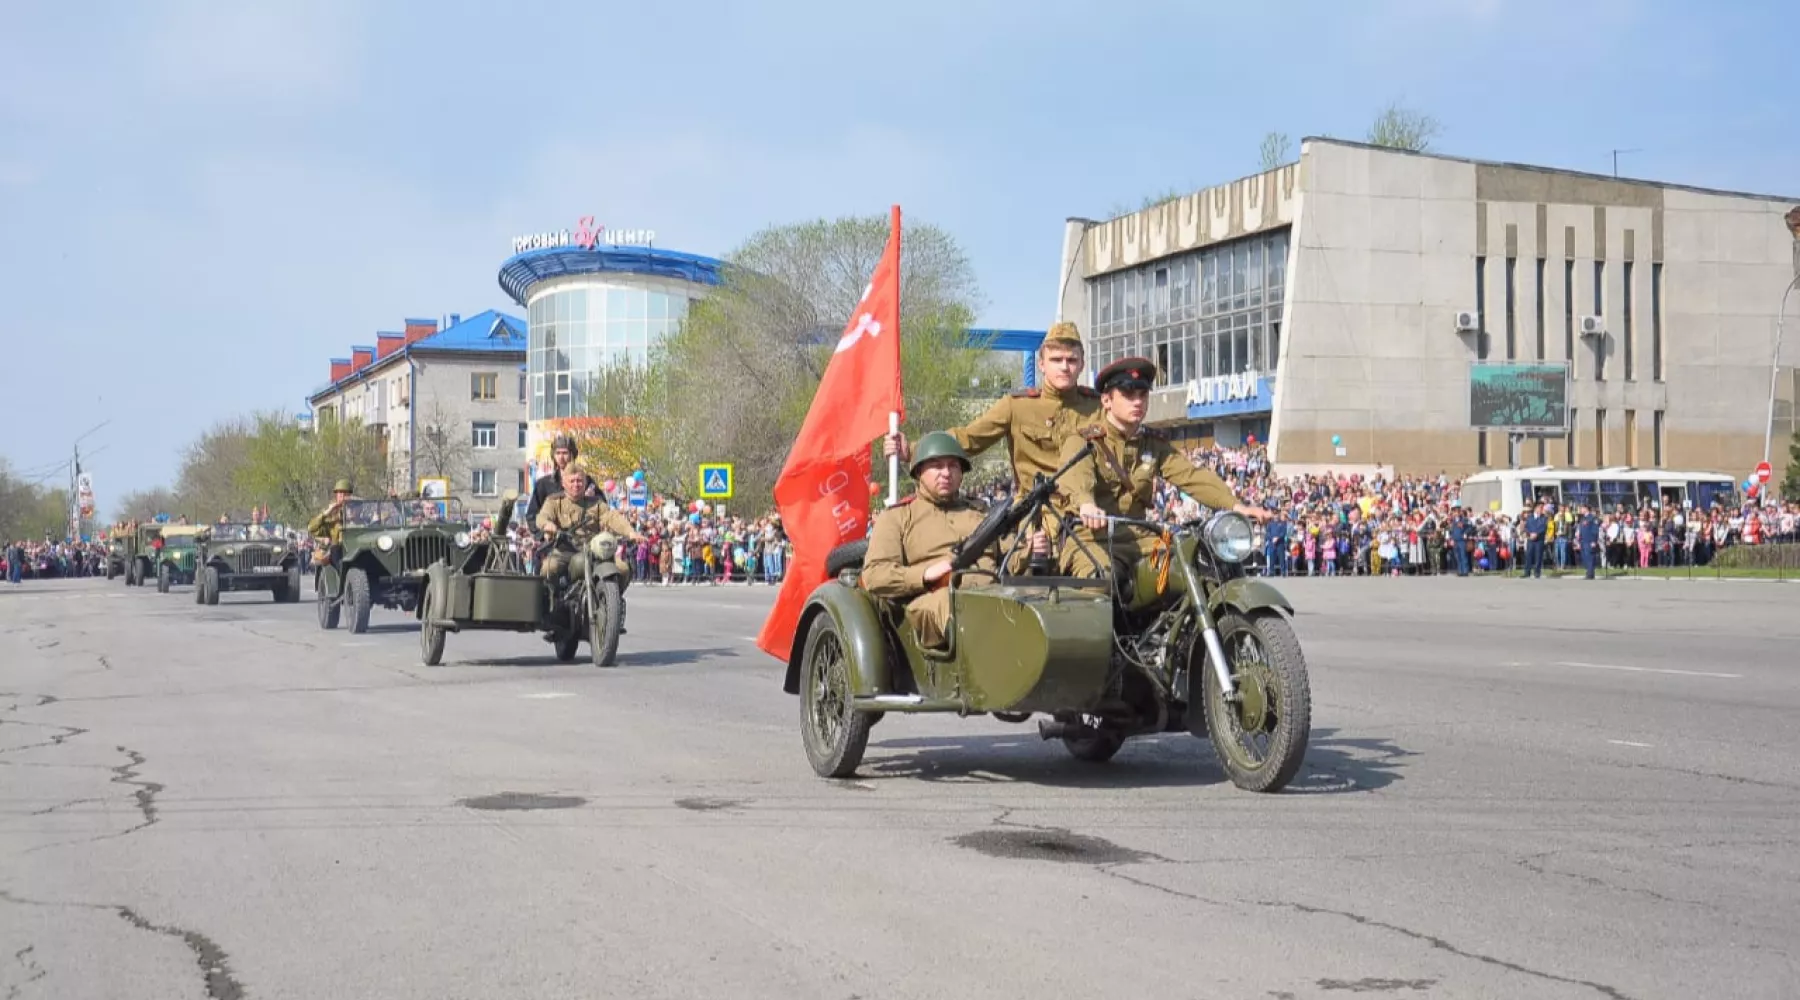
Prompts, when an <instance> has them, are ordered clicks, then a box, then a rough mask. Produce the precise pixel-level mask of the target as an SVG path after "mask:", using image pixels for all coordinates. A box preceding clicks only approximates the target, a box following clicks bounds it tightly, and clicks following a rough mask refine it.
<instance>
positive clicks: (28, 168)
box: [0, 0, 1800, 513]
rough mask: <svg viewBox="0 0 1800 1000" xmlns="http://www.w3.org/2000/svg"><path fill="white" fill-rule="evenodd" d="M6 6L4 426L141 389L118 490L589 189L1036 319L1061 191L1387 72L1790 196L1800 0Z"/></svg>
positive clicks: (1609, 144) (1344, 102)
mask: <svg viewBox="0 0 1800 1000" xmlns="http://www.w3.org/2000/svg"><path fill="white" fill-rule="evenodd" d="M7 8H8V10H7V14H6V24H5V29H4V31H3V32H0V234H3V235H4V239H0V291H3V292H4V313H3V315H4V317H5V318H4V320H0V323H3V324H4V325H3V326H0V338H4V339H3V344H4V348H5V358H6V364H5V369H4V370H5V372H6V377H5V384H4V387H3V388H0V454H4V455H5V456H6V457H7V458H8V459H10V460H11V461H12V463H13V464H14V466H15V467H16V468H23V467H32V466H39V465H43V464H46V463H49V462H53V461H55V460H57V459H58V458H60V457H62V456H65V455H66V454H67V453H68V449H69V445H70V443H71V440H72V439H73V438H74V437H75V435H77V434H79V433H80V432H81V431H83V430H85V429H86V428H88V427H89V426H91V425H93V424H95V423H98V422H99V421H101V420H103V419H106V418H111V419H112V421H113V423H112V425H111V426H110V427H108V428H106V429H105V430H103V431H101V432H100V433H99V434H96V435H95V436H94V437H92V438H90V439H89V440H88V441H87V442H85V443H84V445H83V447H84V449H93V448H97V447H100V446H105V448H106V451H105V452H104V453H103V454H100V455H98V456H97V457H96V458H95V460H94V462H93V463H92V465H91V470H92V471H93V472H94V474H95V476H96V486H97V489H98V491H99V494H100V498H99V499H100V504H101V509H102V512H103V513H106V512H109V511H110V509H111V504H112V503H113V502H114V501H116V499H117V498H118V496H119V495H120V494H121V493H123V492H124V491H126V490H130V489H134V488H139V487H145V486H151V485H155V484H158V483H163V482H167V481H168V480H170V479H171V478H172V476H173V473H174V470H175V468H176V466H177V462H178V459H179V453H180V450H181V448H182V447H183V446H184V445H185V444H186V443H187V442H188V441H190V440H192V439H193V437H194V436H195V435H196V434H198V433H199V432H200V431H201V430H202V429H203V428H204V427H206V426H207V425H209V424H210V423H211V422H212V421H214V420H215V419H218V418H221V417H226V416H230V415H232V414H236V413H242V412H246V411H249V410H253V409H261V408H279V409H283V410H287V411H290V412H291V411H295V410H299V409H301V408H302V407H303V405H304V397H305V395H306V393H307V391H308V390H309V389H311V388H313V387H314V386H316V385H317V384H319V383H321V382H322V381H324V380H325V376H326V373H327V359H328V358H330V357H332V356H334V355H347V354H348V353H349V345H350V344H351V343H353V342H354V343H373V342H374V339H375V338H374V331H375V330H377V329H395V330H397V329H399V327H400V321H401V319H402V318H403V317H405V316H439V315H441V314H444V313H449V312H460V313H463V314H465V315H467V314H471V313H476V312H479V311H481V310H482V309H486V308H493V307H508V308H510V307H511V304H510V303H508V302H507V301H506V300H505V298H504V297H503V296H502V295H501V293H500V291H499V289H498V287H497V286H496V284H495V272H496V270H497V267H498V265H499V263H500V262H501V260H503V259H504V258H505V257H506V256H507V255H508V253H509V252H510V248H509V238H510V237H511V236H513V235H514V234H518V233H524V232H531V231H539V230H543V229H550V228H560V227H563V226H566V225H570V224H572V222H573V220H574V219H575V217H576V216H577V215H585V214H593V215H595V216H597V217H598V221H599V222H602V223H604V224H606V225H609V226H616V227H620V228H640V227H642V228H653V229H655V230H656V231H657V233H658V242H659V243H661V244H662V245H665V246H669V247H673V248H677V249H683V250H690V251H694V252H698V253H709V254H721V253H725V252H727V251H728V250H730V249H731V248H732V247H733V246H734V245H736V244H737V243H738V242H739V241H740V240H742V239H743V238H744V237H746V236H747V235H749V234H750V233H752V232H754V231H755V230H757V229H759V228H761V227H763V226H766V225H770V224H777V223H784V222H791V221H798V220H802V219H807V218H813V217H818V216H835V215H841V214H850V213H878V212H881V211H884V210H885V209H886V207H887V206H888V205H889V204H891V203H894V202H898V203H899V204H900V205H901V206H903V208H904V209H905V211H906V212H907V215H908V217H909V218H910V219H913V220H915V221H929V222H932V223H935V224H938V225H941V226H944V227H946V228H948V229H949V230H950V231H952V232H953V233H954V234H955V235H956V236H957V237H958V238H960V240H961V241H962V243H963V245H964V246H965V248H966V249H967V250H968V252H969V253H970V255H971V257H972V259H973V261H974V263H975V266H976V269H977V272H978V275H979V277H980V280H981V284H982V289H983V292H984V295H985V298H986V302H985V303H984V306H983V310H982V314H981V321H982V322H983V323H984V324H985V325H994V326H1035V327H1039V328H1041V327H1042V326H1043V325H1044V324H1046V323H1047V322H1048V321H1049V319H1050V310H1051V309H1052V307H1053V302H1054V298H1053V294H1054V291H1055V287H1056V281H1057V277H1058V276H1057V273H1056V272H1057V257H1058V252H1059V248H1060V240H1061V224H1062V220H1063V219H1064V218H1065V217H1067V216H1070V215H1093V216H1100V215H1103V214H1104V213H1106V212H1107V210H1108V209H1109V208H1111V207H1112V206H1114V205H1117V204H1120V203H1125V202H1131V203H1135V202H1136V201H1137V200H1138V199H1139V198H1141V197H1142V196H1143V195H1145V194H1149V193H1154V192H1159V191H1163V190H1167V189H1169V188H1170V187H1181V188H1185V189H1194V188H1199V187H1203V186H1206V185H1208V184H1213V183H1218V182H1220V181H1224V180H1229V179H1231V178H1234V177H1237V176H1241V175H1243V174H1246V173H1250V172H1253V171H1254V170H1255V168H1256V157H1257V144H1258V142H1259V140H1260V139H1261V137H1262V135H1263V134H1264V133H1265V132H1266V131H1269V130H1271V129H1279V130H1281V131H1285V132H1287V133H1289V134H1291V135H1292V136H1293V137H1294V138H1295V139H1296V140H1298V139H1299V137H1300V136H1303V135H1308V134H1332V135H1339V136H1344V137H1347V138H1360V137H1361V136H1362V134H1363V130H1364V128H1365V126H1366V125H1367V123H1368V120H1369V118H1370V117H1371V116H1372V114H1373V113H1374V112H1375V111H1376V110H1377V109H1378V108H1379V107H1381V106H1382V105H1383V104H1384V103H1386V102H1387V101H1389V100H1392V99H1396V98H1398V99H1402V100H1405V101H1406V102H1408V103H1409V104H1412V105H1414V106H1416V107H1419V108H1421V109H1424V110H1427V111H1429V112H1431V113H1432V114H1434V115H1436V116H1437V117H1438V118H1439V119H1440V120H1441V121H1442V122H1443V124H1444V127H1445V131H1444V134H1443V135H1442V136H1441V137H1440V138H1439V140H1438V142H1437V147H1438V149H1440V150H1441V151H1443V152H1446V153H1450V154H1456V155H1466V156H1474V157H1481V158H1490V159H1506V160H1513V161H1520V162H1528V163H1539V164H1545V165H1551V166H1560V167H1569V168H1576V169H1585V170H1593V171H1610V170H1611V163H1612V160H1611V153H1610V151H1611V150H1612V149H1614V148H1616V147H1617V148H1632V149H1637V150H1639V151H1638V152H1634V153H1630V154H1628V155H1626V156H1624V157H1623V158H1622V160H1621V168H1622V172H1623V173H1626V174H1628V175H1635V176H1642V177H1649V178H1656V179H1660V180H1671V181H1679V182H1684V183H1690V184H1698V185H1705V186H1714V187H1722V188H1731V189H1742V190H1751V191H1759V192H1766V193H1773V194H1781V193H1784V192H1785V193H1800V128H1797V127H1796V126H1797V125H1800V110H1797V100H1800V98H1797V96H1796V95H1797V92H1800V85H1797V83H1796V81H1797V80H1800V63H1796V61H1795V59H1794V45H1793V41H1792V38H1793V20H1792V16H1791V15H1792V10H1793V7H1792V3H1791V0H1790V2H1789V3H1785V4H1783V3H1778V2H1775V0H1745V2H1729V0H1726V2H1720V3H1716V4H1711V5H1702V4H1692V3H1655V2H1636V0H1593V2H1587V0H1555V2H1550V0H1544V2H1539V0H1517V2H1515V0H1362V2H1356V3H1343V2H1332V3H1303V2H1289V3H1278V4H1261V3H1236V4H1209V3H1202V2H1198V0H1185V2H1131V0H1127V2H1124V3H1114V4H1093V3H1075V2H1066V0H1029V2H1027V0H1016V2H1015V0H1008V2H999V0H992V2H989V0H958V2H941V0H912V2H908V3H883V4H873V5H860V4H846V3H841V2H832V3H823V2H817V3H815V2H787V3H752V2H748V0H744V2H737V3H707V2H690V3H683V4H647V3H631V4H622V3H614V2H548V0H519V2H515V3H511V4H506V5H495V4H485V3H474V2H467V0H437V2H424V0H406V2H401V0H380V2H377V0H369V2H357V0H304V2H286V3H275V2H269V3H263V2H241V0H239V2H224V0H221V2H217V3H186V2H157V3H144V4H140V3H136V2H120V0H112V2H102V3H89V4H52V3H49V2H47V0H44V2H37V3H31V2H29V0H25V2H20V3H11V4H7ZM502 9H504V10H505V11H507V13H504V14H495V13H492V11H496V10H502ZM202 383H204V384H205V385H206V386H207V388H206V389H205V390H204V391H197V390H196V389H195V388H194V387H195V386H196V385H199V384H202Z"/></svg>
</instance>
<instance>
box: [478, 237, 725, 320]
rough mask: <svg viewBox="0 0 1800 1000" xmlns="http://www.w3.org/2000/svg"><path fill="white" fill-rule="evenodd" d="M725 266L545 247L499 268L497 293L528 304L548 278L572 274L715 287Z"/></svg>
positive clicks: (665, 254)
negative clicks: (640, 276) (638, 277)
mask: <svg viewBox="0 0 1800 1000" xmlns="http://www.w3.org/2000/svg"><path fill="white" fill-rule="evenodd" d="M724 267H725V262H724V261H719V260H714V259H713V258H711V257H702V256H700V255H699V254H692V253H682V252H681V251H679V250H663V249H659V248H657V247H632V246H609V245H606V244H597V245H596V246H595V247H594V248H593V249H592V250H583V249H581V248H580V247H545V248H543V249H541V250H527V251H525V252H524V253H521V254H515V255H514V256H513V257H511V258H509V259H508V260H507V261H506V263H504V264H502V265H500V289H501V290H502V291H504V292H505V293H506V294H507V295H509V296H511V297H512V300H513V301H514V302H517V303H518V304H519V305H525V304H526V303H527V302H529V301H531V290H532V289H533V288H534V287H536V286H537V285H538V284H539V283H541V282H545V281H549V280H550V279H551V278H564V277H568V276H570V275H576V274H644V275H650V276H653V277H659V278H675V279H678V280H681V281H691V282H693V283H695V284H697V285H717V284H719V282H720V272H721V271H722V270H723V269H724Z"/></svg>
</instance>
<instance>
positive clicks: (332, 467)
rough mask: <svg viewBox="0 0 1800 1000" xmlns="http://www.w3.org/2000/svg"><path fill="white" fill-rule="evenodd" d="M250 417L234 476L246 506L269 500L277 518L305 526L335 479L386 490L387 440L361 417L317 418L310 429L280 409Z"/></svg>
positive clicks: (363, 491)
mask: <svg viewBox="0 0 1800 1000" xmlns="http://www.w3.org/2000/svg"><path fill="white" fill-rule="evenodd" d="M254 421H255V422H254V424H253V428H254V429H253V430H252V432H251V435H250V438H249V440H248V442H247V443H246V446H245V449H244V461H243V464H242V465H240V466H239V467H238V468H237V469H236V470H235V472H234V474H233V476H232V481H233V483H234V484H235V487H236V489H237V490H238V491H239V493H240V495H241V496H243V497H246V498H248V501H247V502H246V503H245V505H244V506H245V507H246V508H247V507H249V506H251V505H256V504H267V505H268V507H269V510H270V513H271V515H272V516H273V518H274V519H275V520H277V521H280V522H283V523H285V524H289V525H303V524H305V523H306V521H307V520H309V519H310V518H311V517H312V515H313V514H314V513H315V512H316V511H317V510H318V509H319V508H321V507H323V506H324V505H325V502H326V500H327V499H328V498H329V497H330V496H331V485H332V483H333V482H334V481H335V480H338V479H349V480H351V482H352V483H353V484H355V485H356V487H357V489H358V491H359V493H360V495H363V496H380V495H382V494H384V493H385V492H386V488H387V484H388V481H389V480H388V462H387V442H386V440H385V439H384V438H383V437H382V436H381V435H380V434H378V433H376V431H375V430H374V429H373V428H370V427H366V426H364V425H363V423H362V422H361V421H360V420H357V419H354V418H351V419H348V420H326V421H321V422H320V423H319V425H318V426H317V427H315V428H313V429H311V430H306V429H303V428H301V426H300V425H299V424H297V423H295V422H294V421H293V420H291V419H290V418H288V417H286V416H283V415H280V414H260V415H258V416H256V417H255V418H254ZM245 512H246V511H245V510H234V511H232V512H231V514H232V515H233V516H242V515H243V514H244V513H245Z"/></svg>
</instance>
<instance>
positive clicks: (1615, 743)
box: [1606, 740, 1650, 750]
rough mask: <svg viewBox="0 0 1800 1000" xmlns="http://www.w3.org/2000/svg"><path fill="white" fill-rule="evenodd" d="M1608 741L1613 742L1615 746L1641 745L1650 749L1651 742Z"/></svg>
mask: <svg viewBox="0 0 1800 1000" xmlns="http://www.w3.org/2000/svg"><path fill="white" fill-rule="evenodd" d="M1606 742H1608V743H1611V744H1613V745H1615V746H1622V747H1641V748H1642V749H1645V750H1648V749H1650V744H1648V743H1633V742H1631V741H1630V740H1607V741H1606Z"/></svg>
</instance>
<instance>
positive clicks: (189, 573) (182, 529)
mask: <svg viewBox="0 0 1800 1000" xmlns="http://www.w3.org/2000/svg"><path fill="white" fill-rule="evenodd" d="M205 530H206V529H205V528H204V527H200V526H197V525H192V524H165V525H162V532H161V535H162V541H163V544H162V550H161V551H160V552H158V551H157V550H156V548H155V547H154V546H152V548H151V549H150V551H149V552H148V553H147V555H148V556H149V557H150V559H151V561H152V562H153V563H154V565H155V567H156V569H155V571H154V572H155V574H156V592H157V593H159V594H166V593H168V592H169V587H171V586H173V585H175V584H189V583H193V582H194V572H195V567H196V566H197V565H198V563H197V557H198V553H199V547H198V544H197V543H198V536H199V535H200V533H201V532H204V531H205ZM139 582H142V580H141V579H140V581H139Z"/></svg>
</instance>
